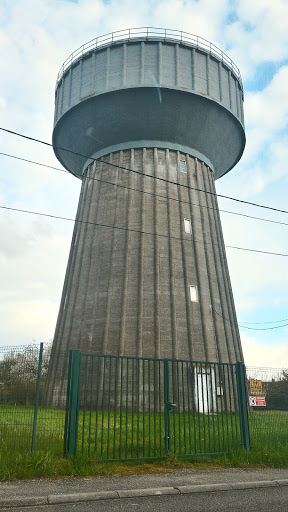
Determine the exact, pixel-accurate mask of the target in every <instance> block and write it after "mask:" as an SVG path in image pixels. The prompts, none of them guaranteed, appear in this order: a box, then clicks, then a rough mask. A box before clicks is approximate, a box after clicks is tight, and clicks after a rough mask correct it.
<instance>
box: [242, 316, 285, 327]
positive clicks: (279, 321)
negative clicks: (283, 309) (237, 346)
mask: <svg viewBox="0 0 288 512" xmlns="http://www.w3.org/2000/svg"><path fill="white" fill-rule="evenodd" d="M282 322H288V318H284V319H283V320H274V322H241V323H242V324H253V325H257V324H259V325H262V324H280V323H282ZM280 327H281V326H280Z"/></svg>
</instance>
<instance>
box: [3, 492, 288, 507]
mask: <svg viewBox="0 0 288 512" xmlns="http://www.w3.org/2000/svg"><path fill="white" fill-rule="evenodd" d="M72 510H73V511H75V512H76V511H77V512H100V511H101V512H114V511H117V512H128V511H129V512H131V511H133V510H135V511H137V512H155V510H157V512H174V511H180V512H246V511H247V512H287V511H288V486H287V487H282V488H281V487H269V488H261V489H245V490H239V491H229V492H227V491H224V492H223V491H220V492H207V493H201V494H200V493H199V494H197V493H195V494H188V495H186V496H185V495H184V496H183V495H176V496H175V495H172V496H153V497H143V498H128V499H123V498H122V499H116V500H115V499H113V500H103V501H102V500H101V501H98V502H86V503H75V504H72V503H67V504H60V505H44V506H36V507H17V508H5V509H1V512H4V511H5V512H20V511H21V512H71V511H72Z"/></svg>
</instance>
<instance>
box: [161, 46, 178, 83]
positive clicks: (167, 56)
mask: <svg viewBox="0 0 288 512" xmlns="http://www.w3.org/2000/svg"><path fill="white" fill-rule="evenodd" d="M161 62H162V65H161V79H162V80H161V81H162V83H165V84H167V85H170V86H171V87H175V85H176V47H175V46H173V45H167V44H166V45H165V44H164V45H162V47H161Z"/></svg>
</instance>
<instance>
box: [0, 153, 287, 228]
mask: <svg viewBox="0 0 288 512" xmlns="http://www.w3.org/2000/svg"><path fill="white" fill-rule="evenodd" d="M0 155H4V156H7V157H10V158H15V159H16V160H20V161H23V162H28V163H30V164H35V165H40V166H42V167H47V168H48V169H53V170H55V171H60V172H64V173H66V174H70V172H69V171H67V170H66V169H60V167H53V166H52V165H48V164H43V163H41V162H35V161H34V160H28V159H27V158H22V157H19V156H15V155H10V154H8V153H2V152H0ZM105 163H106V162H105ZM74 176H75V175H74ZM75 177H76V176H75ZM85 179H88V180H93V181H97V182H100V183H106V184H107V185H114V186H115V187H120V188H125V189H127V190H133V191H135V192H139V193H142V194H148V195H151V196H155V197H161V198H163V199H168V200H170V201H176V202H178V203H184V204H189V205H192V206H196V207H198V208H206V209H207V210H214V211H219V212H223V213H229V214H230V215H238V216H240V217H247V218H249V219H254V220H260V221H263V222H270V223H272V224H281V225H283V226H288V223H287V222H281V221H277V220H272V219H263V217H255V216H254V215H248V214H246V213H239V212H231V211H230V210H222V209H220V208H213V206H207V205H202V204H196V203H191V202H190V201H184V200H183V199H177V198H175V197H169V196H168V197H167V196H163V195H161V194H156V193H155V192H149V191H147V190H139V189H137V188H133V187H128V186H126V185H121V184H120V183H112V182H111V181H106V180H102V179H100V178H93V177H92V176H87V175H86V176H85Z"/></svg>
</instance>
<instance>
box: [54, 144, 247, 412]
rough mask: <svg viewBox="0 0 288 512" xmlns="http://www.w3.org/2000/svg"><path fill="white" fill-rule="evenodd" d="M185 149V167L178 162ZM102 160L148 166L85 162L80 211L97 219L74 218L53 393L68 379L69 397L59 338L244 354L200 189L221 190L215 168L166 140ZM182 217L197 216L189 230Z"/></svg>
mask: <svg viewBox="0 0 288 512" xmlns="http://www.w3.org/2000/svg"><path fill="white" fill-rule="evenodd" d="M180 158H181V159H182V160H185V161H186V164H187V172H181V171H180V161H179V160H180ZM105 161H106V162H110V163H113V164H116V165H119V166H123V167H127V168H132V169H135V170H138V171H140V172H141V173H142V172H143V174H142V175H137V174H134V173H129V171H124V170H123V169H120V168H119V169H116V170H115V167H112V166H109V165H107V164H103V163H101V162H94V163H93V164H91V165H90V166H89V167H88V169H87V171H86V176H85V178H84V180H83V184H82V190H81V196H80V203H79V208H78V213H77V218H78V219H79V220H83V221H85V222H86V221H88V222H89V223H92V224H86V223H84V224H81V223H77V224H76V225H75V229H74V234H73V239H72V245H71V252H70V256H69V264H68V267H67V273H66V278H65V284H64V289H63V296H62V301H61V307H60V312H59V318H58V322H57V328H56V332H55V339H54V346H55V350H54V356H53V357H52V358H51V365H50V366H51V370H50V369H49V372H50V374H51V383H50V390H48V391H47V393H48V394H47V396H48V397H50V398H49V400H50V402H53V400H52V398H51V396H52V394H53V389H52V388H53V387H54V389H55V390H56V389H57V390H58V392H59V389H60V388H61V391H60V395H61V397H62V399H63V397H64V394H65V392H66V391H65V388H64V384H63V383H62V384H61V379H60V380H59V379H58V380H57V378H56V377H55V375H56V373H58V374H59V372H60V373H62V372H61V371H60V369H61V368H60V367H61V365H62V363H60V362H59V361H58V360H57V355H55V354H56V350H57V348H58V349H59V350H60V348H61V350H62V351H64V352H65V351H66V353H67V352H68V348H79V349H81V350H84V351H90V352H94V353H98V354H100V353H103V354H111V355H130V356H138V357H142V356H144V357H158V358H167V357H168V358H173V359H177V358H180V359H186V360H198V361H205V360H206V361H211V360H213V361H221V362H235V361H236V360H242V352H241V345H240V338H239V333H238V330H237V327H236V325H235V323H236V321H237V320H236V315H235V309H234V304H233V296H232V291H231V286H230V280H229V272H228V267H227V261H226V258H225V249H224V241H223V237H222V231H221V224H220V218H219V211H218V205H217V201H216V199H215V197H214V196H211V195H210V194H209V195H207V194H205V193H203V192H200V191H199V190H195V189H202V190H206V191H207V192H214V191H215V188H214V179H213V175H212V172H211V170H210V169H209V168H208V167H207V166H206V165H205V164H204V163H202V162H200V161H198V160H197V159H195V158H193V157H191V156H189V155H185V154H181V155H180V154H179V152H177V151H173V150H168V149H166V150H162V149H156V148H154V149H150V148H149V150H148V149H145V148H144V149H142V148H140V149H135V150H134V149H131V150H125V151H120V152H115V153H111V154H110V155H109V156H108V157H105ZM104 165H105V167H104ZM146 174H149V175H152V176H155V178H156V179H153V178H151V177H148V176H146ZM99 177H100V179H102V180H104V181H108V182H111V184H107V183H103V182H99V181H97V178H99ZM157 177H158V178H164V179H165V180H167V181H162V180H157ZM89 178H95V179H89ZM169 181H170V182H171V181H172V182H176V183H179V184H180V183H181V184H183V185H188V187H189V188H185V187H179V186H177V184H176V185H174V184H171V183H169ZM113 183H115V185H113ZM117 185H119V186H117ZM120 185H121V186H120ZM123 187H124V188H123ZM125 187H128V188H125ZM158 195H160V196H162V197H159V196H158ZM184 218H190V219H191V226H192V233H190V234H188V233H185V232H184ZM93 222H96V223H100V224H108V225H111V226H112V227H111V228H110V227H99V226H96V225H93ZM113 226H115V229H113ZM120 227H124V231H122V230H119V229H117V228H120ZM129 230H132V231H129ZM143 232H147V233H150V234H144V233H143ZM157 235H167V237H165V236H164V237H163V236H162V237H160V236H157ZM190 285H192V286H197V288H198V292H199V300H198V302H191V299H190V289H189V286H190ZM211 307H212V312H213V311H217V312H218V313H219V315H220V316H218V315H215V314H212V312H211ZM227 319H228V321H227ZM62 367H63V365H62ZM59 386H60V387H59ZM51 393H52V394H51ZM54 403H55V402H54Z"/></svg>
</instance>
